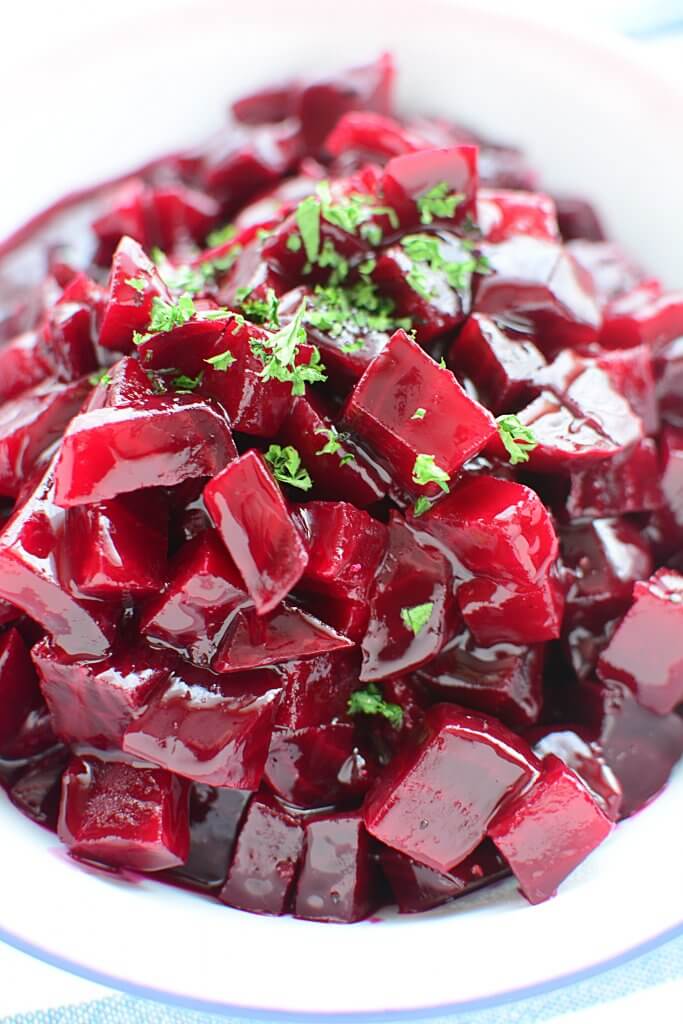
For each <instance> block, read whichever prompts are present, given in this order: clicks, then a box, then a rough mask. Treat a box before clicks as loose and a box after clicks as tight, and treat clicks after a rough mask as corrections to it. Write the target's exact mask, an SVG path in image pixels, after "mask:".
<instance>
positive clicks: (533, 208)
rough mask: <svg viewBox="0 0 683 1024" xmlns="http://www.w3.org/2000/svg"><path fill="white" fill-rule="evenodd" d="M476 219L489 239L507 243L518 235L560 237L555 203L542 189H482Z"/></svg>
mask: <svg viewBox="0 0 683 1024" xmlns="http://www.w3.org/2000/svg"><path fill="white" fill-rule="evenodd" d="M476 220H477V225H478V227H479V230H480V231H481V234H482V236H483V238H484V240H485V241H486V242H494V243H498V242H507V241H508V239H510V238H514V237H515V236H517V235H525V236H527V237H531V238H540V239H543V240H545V241H548V242H555V241H558V239H559V229H558V225H557V214H556V210H555V203H554V202H553V200H552V199H551V198H550V196H546V195H543V193H541V192H519V191H517V190H514V191H512V190H508V189H491V188H480V189H479V190H478V191H477V216H476Z"/></svg>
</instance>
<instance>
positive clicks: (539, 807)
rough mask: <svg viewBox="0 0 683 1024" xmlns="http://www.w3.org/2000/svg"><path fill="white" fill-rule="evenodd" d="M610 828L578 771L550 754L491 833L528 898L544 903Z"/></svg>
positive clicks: (500, 817)
mask: <svg viewBox="0 0 683 1024" xmlns="http://www.w3.org/2000/svg"><path fill="white" fill-rule="evenodd" d="M612 828H613V825H612V822H611V821H610V820H609V818H608V817H607V816H606V815H605V814H603V812H602V811H601V810H600V808H599V806H598V804H597V803H596V801H595V800H594V799H593V796H592V794H591V792H590V790H589V789H588V787H587V786H586V785H585V784H584V783H583V782H582V781H581V780H580V778H579V776H578V775H576V773H575V772H573V771H571V769H569V768H567V767H566V765H565V764H563V762H562V761H560V759H559V758H558V757H555V756H554V754H548V756H547V757H546V758H545V759H544V761H543V771H542V773H541V777H540V778H539V779H538V780H537V782H536V783H535V784H534V785H533V786H532V787H531V789H529V790H528V791H527V792H526V793H524V794H522V795H521V796H518V797H517V798H516V799H515V800H512V801H511V802H510V803H508V804H507V805H506V806H505V807H503V808H502V809H501V811H500V812H499V813H498V814H497V815H496V818H495V820H494V822H493V823H492V824H491V825H490V826H489V830H488V833H489V836H490V837H491V839H492V840H493V842H494V843H495V844H496V846H497V847H498V849H499V850H500V852H501V853H502V854H503V856H504V857H505V859H506V860H507V862H508V864H509V865H510V867H511V868H512V871H513V873H514V875H515V877H516V878H517V881H518V882H519V885H520V888H521V890H522V892H523V893H524V895H525V896H526V898H527V899H528V900H529V902H530V903H542V902H543V901H544V900H547V899H549V898H550V897H551V896H554V895H555V893H556V892H557V887H558V885H559V884H560V883H561V882H563V881H564V880H565V878H566V877H567V875H569V874H571V872H572V871H573V870H574V869H575V868H576V867H578V866H579V864H580V863H581V862H582V861H583V860H585V859H586V857H587V856H588V854H589V853H591V852H592V851H593V850H594V849H595V848H596V847H597V846H599V845H600V843H601V842H602V841H603V839H606V838H607V836H608V835H609V834H610V832H611V831H612Z"/></svg>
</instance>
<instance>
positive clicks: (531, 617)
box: [458, 573, 564, 646]
mask: <svg viewBox="0 0 683 1024" xmlns="http://www.w3.org/2000/svg"><path fill="white" fill-rule="evenodd" d="M458 605H459V607H460V611H461V613H462V617H463V619H464V620H465V623H466V624H467V626H468V628H469V629H470V630H471V631H472V634H473V636H474V637H475V639H476V640H477V642H478V643H479V644H482V645H483V646H488V645H489V644H498V643H511V644H535V643H541V642H542V641H544V640H555V639H557V637H559V635H560V631H561V628H562V613H563V610H564V593H563V590H562V587H561V585H560V582H559V580H558V579H557V578H556V576H554V575H553V574H552V573H549V574H548V575H547V576H541V577H539V579H538V580H536V581H535V583H534V584H532V585H531V586H526V587H525V586H523V585H521V584H519V583H510V582H506V581H503V580H493V579H491V578H490V577H486V576H477V577H475V578H474V579H471V580H467V581H466V582H465V583H462V584H460V586H459V587H458Z"/></svg>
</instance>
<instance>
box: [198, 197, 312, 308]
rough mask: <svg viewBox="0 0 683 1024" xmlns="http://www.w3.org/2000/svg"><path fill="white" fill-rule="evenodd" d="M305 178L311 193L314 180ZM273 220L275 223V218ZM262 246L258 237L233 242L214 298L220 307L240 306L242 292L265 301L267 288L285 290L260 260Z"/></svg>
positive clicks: (281, 280)
mask: <svg viewBox="0 0 683 1024" xmlns="http://www.w3.org/2000/svg"><path fill="white" fill-rule="evenodd" d="M306 180H307V181H309V182H310V185H309V190H308V194H310V193H311V192H312V191H313V188H314V184H315V183H314V182H313V181H312V180H311V179H306ZM302 198H303V197H302ZM264 202H265V199H264V200H261V203H264ZM277 205H278V207H281V206H282V202H281V201H279V202H278V203H277ZM274 223H275V224H277V220H275V221H274ZM262 249H263V240H262V239H260V238H258V237H257V238H254V239H253V240H252V241H251V242H249V243H248V244H246V245H240V244H239V243H235V245H234V247H233V249H232V250H231V252H232V254H234V260H235V261H234V263H233V265H232V267H230V269H229V271H228V273H227V274H226V275H225V277H224V278H223V279H222V280H221V281H220V286H219V288H218V291H217V292H216V299H217V301H218V302H220V304H221V306H227V307H228V308H229V309H235V308H236V307H237V308H239V307H240V306H241V304H242V302H243V301H244V299H242V296H244V295H246V296H247V298H248V299H249V301H251V300H252V299H261V300H264V299H267V297H268V291H269V289H272V290H273V291H274V292H275V295H276V296H278V297H279V296H281V295H282V294H283V293H284V292H285V291H286V290H287V282H286V281H285V280H284V279H283V278H281V277H280V275H279V274H276V273H275V272H274V271H273V270H271V269H270V267H269V266H268V265H267V264H266V263H264V262H263V254H262Z"/></svg>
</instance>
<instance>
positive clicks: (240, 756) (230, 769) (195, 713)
mask: <svg viewBox="0 0 683 1024" xmlns="http://www.w3.org/2000/svg"><path fill="white" fill-rule="evenodd" d="M280 693H281V686H280V682H279V679H278V677H277V675H276V673H274V672H272V671H269V670H267V669H266V670H263V671H260V672H252V673H249V674H246V673H245V674H243V675H232V676H229V677H226V676H218V675H215V674H214V673H212V672H207V671H206V670H204V669H198V668H193V667H192V666H190V665H185V664H183V663H181V662H177V663H176V664H175V665H174V667H173V670H172V672H171V675H170V678H169V682H168V685H167V686H166V687H165V688H163V689H162V690H160V691H157V693H156V694H155V695H154V697H153V698H152V699H151V700H150V702H149V703H148V706H147V708H146V710H145V711H144V712H143V713H142V715H140V716H139V717H138V718H136V719H135V721H133V722H132V723H131V724H130V726H129V727H128V729H127V730H126V733H125V735H124V737H123V749H124V750H125V751H126V752H127V753H129V754H132V755H134V756H136V757H142V758H144V759H145V760H147V761H151V762H152V763H154V764H159V765H161V766H162V767H163V768H168V770H169V771H172V772H174V773H175V774H177V775H182V776H184V777H185V778H188V779H193V780H194V781H195V782H205V783H207V784H208V785H210V786H224V787H226V788H229V789H256V788H257V787H258V785H259V782H260V781H261V776H262V774H263V767H264V765H265V761H266V757H267V754H268V745H269V743H270V734H271V731H272V725H273V715H274V713H275V709H276V707H277V703H278V701H279V699H280Z"/></svg>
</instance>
